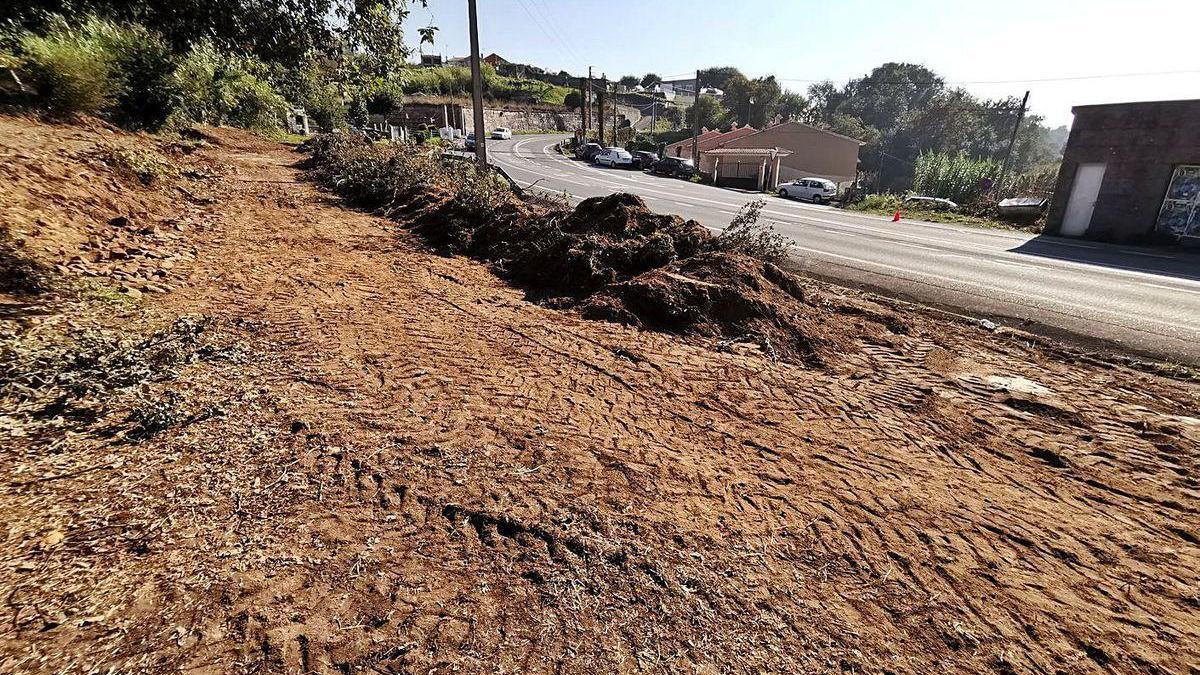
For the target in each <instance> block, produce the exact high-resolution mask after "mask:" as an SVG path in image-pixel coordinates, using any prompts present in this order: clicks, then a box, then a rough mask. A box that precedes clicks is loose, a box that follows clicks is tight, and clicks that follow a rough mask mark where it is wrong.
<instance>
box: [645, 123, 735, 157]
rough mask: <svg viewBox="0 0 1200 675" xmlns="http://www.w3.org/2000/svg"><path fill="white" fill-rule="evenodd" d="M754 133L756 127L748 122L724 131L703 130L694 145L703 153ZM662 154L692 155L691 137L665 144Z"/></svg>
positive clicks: (673, 155)
mask: <svg viewBox="0 0 1200 675" xmlns="http://www.w3.org/2000/svg"><path fill="white" fill-rule="evenodd" d="M755 133H758V129H755V128H754V127H752V126H750V125H749V124H747V125H746V126H744V127H734V128H733V129H730V130H729V131H726V132H724V133H722V132H720V131H708V130H705V131H704V132H703V133H701V134H700V137H699V138H698V139H696V147H697V149H698V150H699V151H700V152H701V153H703V152H704V151H705V150H711V149H713V148H716V147H718V146H720V145H721V144H723V143H727V142H729V141H732V140H736V139H738V138H741V137H743V136H749V135H750V134H755ZM663 156H667V157H691V156H692V139H690V138H687V139H684V140H682V141H678V142H676V143H672V144H670V145H668V146H666V148H664V149H663Z"/></svg>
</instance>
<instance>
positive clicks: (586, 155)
mask: <svg viewBox="0 0 1200 675" xmlns="http://www.w3.org/2000/svg"><path fill="white" fill-rule="evenodd" d="M602 152H604V146H603V145H600V144H599V143H584V144H583V145H581V146H579V147H578V148H575V157H576V159H582V160H583V161H585V162H590V161H592V160H593V159H595V158H596V155H598V154H600V153H602Z"/></svg>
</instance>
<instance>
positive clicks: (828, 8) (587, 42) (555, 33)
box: [409, 0, 1200, 126]
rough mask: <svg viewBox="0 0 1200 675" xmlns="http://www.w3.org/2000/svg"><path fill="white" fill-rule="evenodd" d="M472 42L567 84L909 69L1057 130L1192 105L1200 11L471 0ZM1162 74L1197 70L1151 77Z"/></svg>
mask: <svg viewBox="0 0 1200 675" xmlns="http://www.w3.org/2000/svg"><path fill="white" fill-rule="evenodd" d="M466 8H467V0H429V8H428V9H422V8H421V7H420V6H419V4H418V5H416V6H415V7H414V8H413V12H412V16H411V17H410V19H409V33H410V35H409V42H410V44H412V45H416V44H417V35H416V27H417V26H424V25H428V24H433V25H436V26H438V27H439V29H440V30H439V32H438V41H437V45H436V46H435V47H434V48H432V49H431V48H429V47H426V48H425V50H426V52H430V53H441V54H445V55H447V56H462V55H466V54H467V53H468V45H469V41H468V36H467V9H466ZM479 32H480V43H481V50H482V52H483V53H484V54H485V55H486V54H487V53H489V52H497V53H498V54H500V55H501V56H503V57H504V58H506V59H508V60H510V61H515V62H518V63H532V64H534V65H538V66H541V67H543V68H547V69H550V70H554V71H558V70H566V71H568V72H570V73H571V74H573V75H579V74H585V73H586V72H587V67H588V66H594V67H595V72H596V74H597V75H599V74H600V73H601V72H605V73H607V74H608V76H609V77H610V78H612V77H620V76H621V75H627V74H636V75H639V76H640V75H642V74H644V73H646V72H648V71H652V72H656V73H658V74H660V75H663V76H669V75H682V74H686V73H690V72H694V71H695V70H696V68H704V67H708V66H724V65H730V66H736V67H737V68H739V69H741V71H742V72H744V73H746V75H748V76H750V77H755V76H759V75H769V74H773V75H775V76H776V77H777V78H779V79H780V81H781V84H782V85H783V86H784V88H785V89H792V90H794V91H797V92H801V93H803V92H804V91H805V90H806V89H807V88H808V84H809V83H810V82H811V81H814V80H823V79H830V80H833V81H834V82H836V83H838V84H842V83H844V82H845V81H846V80H848V79H850V78H852V77H858V76H861V75H863V74H865V73H866V72H868V71H869V70H870V69H871V68H873V67H874V66H876V65H879V64H880V63H884V62H886V61H908V62H912V63H920V64H923V65H925V66H927V67H929V68H931V69H932V70H934V71H935V72H937V73H938V74H940V75H942V76H943V77H944V78H945V79H946V80H947V81H949V82H950V83H951V84H961V86H963V87H965V88H966V89H968V90H970V91H971V92H973V93H974V94H976V95H979V96H985V97H1001V96H1005V95H1012V96H1021V95H1022V94H1024V92H1025V90H1026V89H1029V90H1030V91H1031V92H1032V93H1031V94H1030V108H1031V109H1032V110H1033V112H1034V113H1036V114H1039V115H1042V116H1044V117H1045V118H1046V122H1047V123H1048V124H1050V125H1052V126H1054V125H1058V124H1068V125H1069V124H1070V122H1071V106H1072V105H1082V104H1088V103H1108V102H1119V101H1142V100H1165V99H1180V98H1200V48H1198V44H1200V0H1124V1H1122V2H1116V1H1113V0H1079V1H1075V0H1006V1H1005V2H986V3H985V2H977V1H970V0H960V1H958V2H952V1H950V0H945V1H941V2H935V1H933V0H916V1H912V0H909V1H906V0H891V1H890V2H888V1H881V0H867V1H862V2H845V1H841V2H839V1H837V0H824V1H823V2H808V1H801V0H479ZM1165 71H1171V72H1177V71H1192V72H1190V73H1186V74H1173V75H1150V74H1147V73H1161V72H1165ZM1126 74H1136V75H1134V76H1129V77H1112V78H1103V79H1101V78H1096V79H1074V80H1060V79H1056V78H1066V77H1081V76H1093V75H1126ZM1052 78H1054V79H1055V80H1054V81H1038V80H1048V79H1052ZM1001 81H1002V82H1001Z"/></svg>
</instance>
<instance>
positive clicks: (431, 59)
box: [418, 54, 444, 68]
mask: <svg viewBox="0 0 1200 675" xmlns="http://www.w3.org/2000/svg"><path fill="white" fill-rule="evenodd" d="M443 62H444V59H443V58H442V55H441V54H422V55H421V62H420V63H419V64H418V65H419V66H420V67H422V68H437V67H438V66H441V65H442V64H443Z"/></svg>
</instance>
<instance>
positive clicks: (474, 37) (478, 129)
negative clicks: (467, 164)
mask: <svg viewBox="0 0 1200 675" xmlns="http://www.w3.org/2000/svg"><path fill="white" fill-rule="evenodd" d="M467 10H468V12H467V13H468V15H469V17H468V18H469V20H470V24H471V103H472V105H473V106H474V108H475V158H476V159H477V160H478V161H479V168H480V169H487V165H488V162H487V134H485V133H484V131H483V75H482V73H480V69H479V19H478V17H477V16H476V11H475V0H467Z"/></svg>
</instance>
